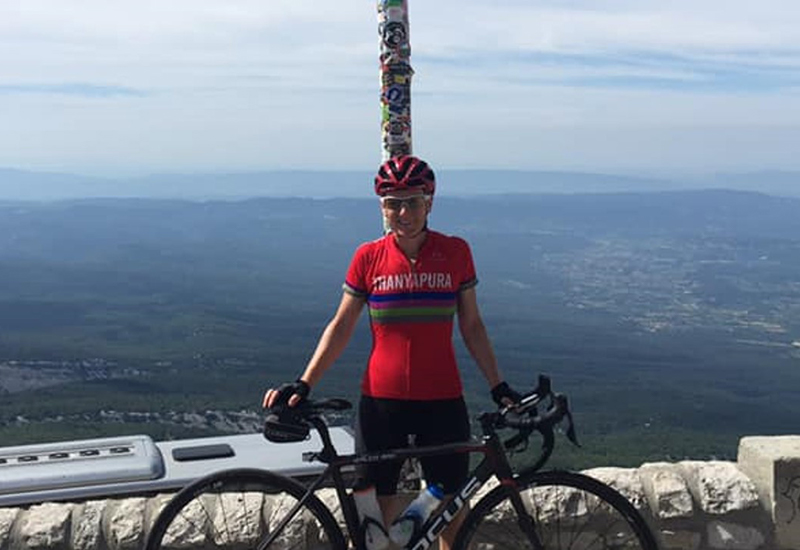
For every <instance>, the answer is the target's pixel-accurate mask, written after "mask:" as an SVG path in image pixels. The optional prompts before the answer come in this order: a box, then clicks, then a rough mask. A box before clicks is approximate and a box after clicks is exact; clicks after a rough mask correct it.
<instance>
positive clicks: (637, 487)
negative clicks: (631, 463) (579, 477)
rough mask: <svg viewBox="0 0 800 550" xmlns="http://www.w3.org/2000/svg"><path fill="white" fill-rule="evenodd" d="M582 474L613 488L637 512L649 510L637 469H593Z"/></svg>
mask: <svg viewBox="0 0 800 550" xmlns="http://www.w3.org/2000/svg"><path fill="white" fill-rule="evenodd" d="M581 473H583V474H584V475H587V476H589V477H593V478H595V479H597V480H598V481H602V482H603V483H605V484H606V485H609V486H611V487H613V488H614V489H616V490H617V491H618V492H619V493H621V494H622V496H624V497H625V498H627V499H628V500H629V501H630V502H631V504H633V506H634V507H635V508H636V509H637V510H639V511H646V510H647V499H646V498H645V495H644V486H643V485H642V480H641V478H640V477H639V471H638V470H637V469H635V468H611V467H603V468H591V469H589V470H584V471H583V472H581Z"/></svg>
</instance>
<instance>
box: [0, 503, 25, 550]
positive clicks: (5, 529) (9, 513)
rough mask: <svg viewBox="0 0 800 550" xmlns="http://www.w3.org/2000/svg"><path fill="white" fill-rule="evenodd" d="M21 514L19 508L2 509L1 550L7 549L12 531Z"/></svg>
mask: <svg viewBox="0 0 800 550" xmlns="http://www.w3.org/2000/svg"><path fill="white" fill-rule="evenodd" d="M19 514H20V509H19V508H0V548H5V547H6V541H8V539H9V538H10V537H11V530H12V528H13V527H14V522H15V521H17V516H19Z"/></svg>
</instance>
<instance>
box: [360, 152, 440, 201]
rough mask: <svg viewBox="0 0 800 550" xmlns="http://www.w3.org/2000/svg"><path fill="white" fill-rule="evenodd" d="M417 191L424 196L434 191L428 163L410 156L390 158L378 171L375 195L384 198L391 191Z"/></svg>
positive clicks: (432, 177)
mask: <svg viewBox="0 0 800 550" xmlns="http://www.w3.org/2000/svg"><path fill="white" fill-rule="evenodd" d="M405 189H419V190H421V191H422V192H423V193H424V194H426V195H433V193H434V192H435V191H436V176H434V174H433V170H431V167H430V166H428V163H427V162H425V161H424V160H422V159H418V158H417V157H412V156H411V155H402V156H399V157H392V158H390V159H389V160H387V161H386V162H384V163H383V164H381V167H380V168H379V169H378V175H376V176H375V194H376V195H378V196H381V197H382V196H384V195H387V194H389V193H391V192H392V191H403V190H405Z"/></svg>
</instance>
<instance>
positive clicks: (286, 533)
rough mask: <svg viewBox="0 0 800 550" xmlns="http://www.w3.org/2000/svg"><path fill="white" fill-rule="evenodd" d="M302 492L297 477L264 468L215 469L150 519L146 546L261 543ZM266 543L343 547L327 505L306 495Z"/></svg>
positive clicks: (282, 547)
mask: <svg viewBox="0 0 800 550" xmlns="http://www.w3.org/2000/svg"><path fill="white" fill-rule="evenodd" d="M305 493H306V488H305V487H304V486H303V485H301V484H300V483H298V482H296V481H294V480H292V479H290V478H287V477H285V476H281V475H278V474H274V473H272V472H269V471H265V470H253V469H237V470H226V471H222V472H217V473H215V474H212V475H210V476H207V477H204V478H202V479H200V480H198V481H195V482H194V483H192V484H190V485H187V486H186V487H185V488H183V489H182V490H181V491H180V492H178V493H177V494H176V495H175V496H174V497H173V498H172V500H170V501H169V503H167V505H166V506H165V507H164V509H163V510H162V511H161V513H160V514H159V515H158V517H157V519H156V521H155V522H154V523H153V526H152V528H151V529H150V533H149V534H148V537H147V543H146V545H145V548H146V550H168V549H169V550H178V549H182V550H186V549H190V548H191V549H196V550H201V549H203V550H205V549H207V548H208V549H211V548H213V549H215V550H233V549H236V550H242V549H244V548H261V547H262V546H260V545H261V544H263V542H264V540H265V537H266V536H267V535H268V534H269V533H270V530H271V529H273V528H274V526H276V525H277V524H278V523H279V522H280V520H281V519H282V518H283V517H285V516H286V514H287V513H288V511H289V510H290V509H291V507H292V505H294V504H295V503H297V501H298V500H300V499H301V498H302V497H303V496H304V495H305ZM265 548H271V549H274V550H286V549H295V548H296V549H303V550H305V549H307V548H308V549H315V550H327V549H336V550H340V549H344V548H346V543H345V538H344V534H343V533H342V530H341V528H340V527H339V525H338V524H337V523H336V520H335V519H334V517H333V515H332V514H331V512H330V510H329V509H328V508H327V507H326V506H325V505H324V504H323V503H322V501H320V500H319V499H318V498H317V497H316V496H314V495H311V496H310V498H309V499H308V500H306V502H305V504H304V505H303V507H302V508H301V509H300V510H298V513H297V514H296V516H295V517H294V518H292V520H291V521H290V522H289V523H288V524H287V525H286V526H285V528H284V529H283V531H282V532H281V534H280V535H279V536H278V537H277V538H276V539H275V540H274V541H273V542H272V543H271V544H270V545H269V546H266V547H265Z"/></svg>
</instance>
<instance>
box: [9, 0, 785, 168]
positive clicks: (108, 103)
mask: <svg viewBox="0 0 800 550" xmlns="http://www.w3.org/2000/svg"><path fill="white" fill-rule="evenodd" d="M409 7H410V18H411V46H412V57H411V61H412V66H413V67H414V70H415V72H416V74H415V77H414V81H413V85H412V123H413V133H414V149H415V152H416V153H417V154H419V155H420V156H423V157H426V158H428V159H429V160H430V161H431V162H432V163H433V164H434V165H435V166H439V167H445V168H514V169H533V170H579V171H598V172H619V173H639V174H651V175H652V174H662V173H669V174H675V173H699V172H714V171H752V170H764V169H778V170H800V154H798V152H797V149H798V146H797V144H799V143H800V2H797V0H762V1H760V2H754V1H752V0H702V1H701V2H697V1H696V0H694V1H688V0H674V1H669V2H666V1H664V0H659V1H654V0H631V1H627V0H620V1H598V0H591V1H590V0H561V1H535V0H524V1H523V0H518V1H512V0H495V1H494V2H487V1H486V0H461V1H455V0H425V1H423V0H409ZM377 56H378V36H377V16H376V9H375V2H374V1H372V0H370V1H367V0H346V1H341V2H323V1H321V0H269V1H264V0H252V1H251V0H225V1H222V0H214V1H211V0H169V1H164V0H116V1H114V2H108V1H107V0H69V1H66V2H65V1H63V0H4V1H3V2H2V3H0V167H11V168H21V169H34V170H55V171H68V172H78V173H84V174H98V175H131V174H145V173H151V172H194V171H249V170H270V169H358V170H361V169H371V168H372V167H373V166H375V165H376V164H377V163H378V162H379V160H380V154H381V153H380V131H379V119H380V111H379V106H378V88H379V83H378V64H377Z"/></svg>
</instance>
